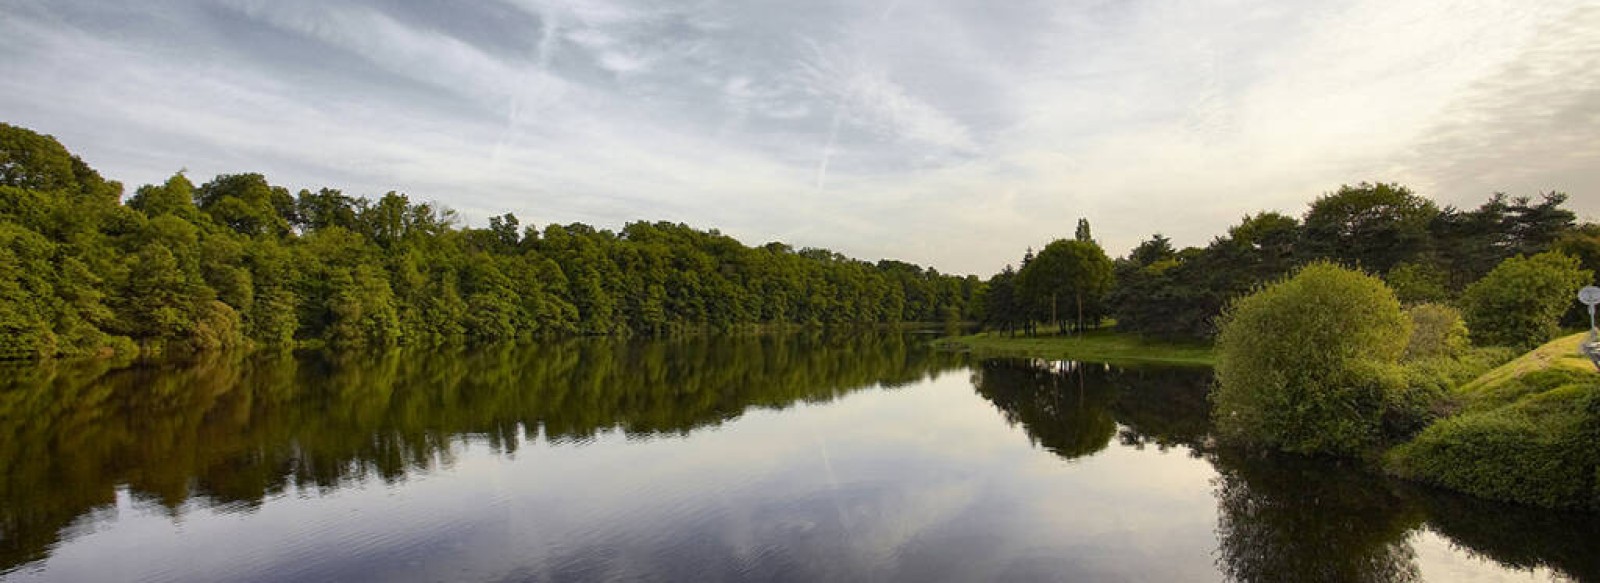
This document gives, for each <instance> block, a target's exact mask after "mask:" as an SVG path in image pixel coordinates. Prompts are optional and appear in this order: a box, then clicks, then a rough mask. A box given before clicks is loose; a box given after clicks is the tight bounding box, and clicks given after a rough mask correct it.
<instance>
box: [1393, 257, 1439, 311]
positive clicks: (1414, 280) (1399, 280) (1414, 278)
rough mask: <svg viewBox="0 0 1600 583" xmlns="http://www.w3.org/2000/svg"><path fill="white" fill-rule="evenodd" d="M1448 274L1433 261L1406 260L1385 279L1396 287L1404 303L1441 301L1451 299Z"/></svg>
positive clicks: (1397, 295)
mask: <svg viewBox="0 0 1600 583" xmlns="http://www.w3.org/2000/svg"><path fill="white" fill-rule="evenodd" d="M1447 277H1448V274H1446V273H1445V272H1444V270H1443V269H1440V268H1439V267H1438V266H1437V265H1434V264H1432V263H1412V262H1404V263H1400V264H1397V265H1395V266H1394V268H1393V269H1390V270H1389V273H1388V274H1386V275H1384V277H1383V280H1384V281H1385V282H1387V283H1388V284H1389V287H1390V288H1392V289H1394V295H1395V296H1396V297H1398V298H1400V302H1401V303H1404V304H1408V305H1409V304H1418V303H1426V302H1439V301H1444V300H1446V299H1449V297H1450V290H1449V289H1447V288H1446V287H1445V286H1446V285H1448V279H1447Z"/></svg>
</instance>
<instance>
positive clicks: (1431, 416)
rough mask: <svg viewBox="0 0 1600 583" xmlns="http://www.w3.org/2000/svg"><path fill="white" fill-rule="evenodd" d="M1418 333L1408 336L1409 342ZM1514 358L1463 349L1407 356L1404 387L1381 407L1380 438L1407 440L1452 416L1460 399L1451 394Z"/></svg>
mask: <svg viewBox="0 0 1600 583" xmlns="http://www.w3.org/2000/svg"><path fill="white" fill-rule="evenodd" d="M1413 321H1415V320H1413ZM1420 326H1422V325H1420V324H1419V327H1420ZM1463 332H1464V330H1463ZM1420 333H1421V332H1420V331H1419V332H1413V333H1412V338H1413V341H1415V337H1416V336H1417V335H1418V334H1420ZM1515 356H1516V351H1513V350H1510V349H1506V348H1466V349H1461V350H1457V351H1454V352H1451V353H1449V354H1434V355H1432V356H1423V357H1416V358H1413V357H1410V356H1407V357H1406V361H1405V363H1404V364H1403V365H1402V366H1403V369H1404V374H1405V383H1404V385H1403V386H1402V387H1401V388H1400V390H1397V391H1393V392H1391V393H1389V394H1388V399H1387V401H1386V402H1385V404H1384V414H1383V434H1384V437H1386V438H1388V439H1389V440H1390V441H1391V442H1398V441H1403V440H1406V439H1410V438H1412V437H1414V436H1416V434H1417V433H1418V432H1420V431H1422V430H1423V429H1424V428H1426V427H1428V425H1429V424H1431V423H1433V422H1435V421H1438V420H1440V419H1443V418H1445V417H1448V416H1450V415H1451V414H1454V413H1455V412H1456V411H1457V410H1458V409H1459V408H1460V407H1461V403H1460V401H1461V399H1460V398H1459V397H1457V396H1456V395H1455V393H1454V391H1455V388H1456V387H1459V386H1461V385H1464V384H1466V383H1467V382H1469V381H1471V380H1473V379H1475V378H1478V377H1479V376H1481V375H1483V374H1484V373H1486V372H1489V370H1491V369H1493V368H1494V367H1496V366H1500V365H1501V364H1503V363H1505V362H1506V361H1509V360H1511V359H1512V358H1513V357H1515Z"/></svg>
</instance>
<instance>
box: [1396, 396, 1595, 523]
mask: <svg viewBox="0 0 1600 583" xmlns="http://www.w3.org/2000/svg"><path fill="white" fill-rule="evenodd" d="M1530 376H1531V375H1530ZM1527 380H1528V381H1529V382H1530V383H1532V384H1535V385H1539V386H1540V387H1539V388H1544V389H1545V390H1542V391H1534V392H1532V393H1531V394H1527V395H1526V396H1525V397H1523V398H1522V399H1520V400H1518V401H1517V402H1516V403H1514V404H1512V405H1509V406H1505V407H1500V408H1495V409H1489V410H1478V411H1473V412H1468V413H1463V414H1461V415H1458V416H1455V417H1451V418H1449V419H1445V420H1443V421H1440V422H1438V423H1435V424H1433V425H1431V426H1429V427H1428V428H1427V429H1426V430H1424V431H1423V432H1422V433H1421V434H1420V435H1418V436H1417V438H1416V440H1414V441H1412V442H1411V443H1407V444H1405V445H1402V446H1400V447H1397V448H1395V449H1394V450H1392V451H1391V452H1390V453H1389V455H1388V456H1387V458H1386V460H1385V461H1386V463H1387V466H1388V468H1389V470H1390V471H1391V472H1392V473H1395V474H1397V475H1400V476H1402V477H1406V478H1410V479H1415V480H1420V481H1424V482H1428V483H1432V484H1437V485H1440V486H1444V487H1446V488H1451V489H1455V490H1460V491H1463V492H1467V493H1469V494H1473V495H1476V496H1481V497H1484V498H1491V499H1495V500H1505V501H1511V502H1522V503H1526V504H1535V505H1539V506H1545V507H1551V508H1591V509H1600V490H1597V488H1596V478H1597V477H1600V450H1596V449H1595V447H1594V444H1595V440H1596V439H1597V438H1600V430H1597V428H1600V424H1597V422H1596V421H1597V419H1600V416H1597V414H1596V413H1597V412H1600V411H1597V410H1596V408H1597V407H1600V383H1596V382H1595V381H1594V375H1592V374H1589V373H1577V372H1571V371H1567V373H1566V374H1549V375H1541V376H1538V377H1535V378H1529V379H1527ZM1552 385H1554V388H1551V386H1552Z"/></svg>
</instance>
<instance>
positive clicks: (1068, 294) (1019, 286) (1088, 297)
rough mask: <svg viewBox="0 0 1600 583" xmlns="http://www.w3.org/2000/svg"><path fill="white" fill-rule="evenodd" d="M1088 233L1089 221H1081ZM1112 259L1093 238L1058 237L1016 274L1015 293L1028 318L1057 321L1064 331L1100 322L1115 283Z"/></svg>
mask: <svg viewBox="0 0 1600 583" xmlns="http://www.w3.org/2000/svg"><path fill="white" fill-rule="evenodd" d="M1079 228H1080V231H1081V232H1082V233H1083V234H1084V235H1087V233H1088V223H1081V224H1080V225H1079ZM1113 278H1114V275H1113V267H1112V264H1111V259H1110V258H1109V257H1106V254H1105V251H1103V250H1101V249H1100V246H1099V245H1097V244H1095V243H1094V242H1093V241H1085V240H1079V239H1072V240H1068V239H1058V240H1056V241H1054V242H1051V243H1050V244H1049V245H1046V246H1045V248H1044V249H1043V250H1041V251H1039V254H1038V255H1037V256H1035V257H1034V258H1033V260H1032V261H1029V262H1027V264H1026V265H1024V266H1023V267H1022V269H1021V270H1020V271H1018V272H1017V277H1016V295H1017V297H1018V298H1019V300H1020V303H1021V304H1022V305H1023V306H1025V309H1026V310H1027V311H1028V314H1029V316H1030V317H1029V321H1037V320H1043V321H1046V322H1051V323H1055V324H1056V325H1057V326H1058V327H1059V328H1060V330H1061V331H1063V332H1065V331H1066V330H1067V329H1068V326H1067V324H1068V323H1069V322H1070V323H1072V329H1074V330H1078V331H1082V330H1084V329H1086V328H1088V327H1090V326H1097V325H1098V324H1099V322H1100V320H1101V319H1102V318H1103V317H1104V316H1105V313H1106V309H1105V297H1106V294H1107V293H1108V292H1110V291H1111V286H1112V283H1113Z"/></svg>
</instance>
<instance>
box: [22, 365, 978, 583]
mask: <svg viewBox="0 0 1600 583" xmlns="http://www.w3.org/2000/svg"><path fill="white" fill-rule="evenodd" d="M961 363H962V358H961V357H960V356H959V355H955V354H950V353H941V352H933V351H930V350H928V349H926V348H924V347H922V346H921V345H919V344H917V343H915V342H911V341H908V340H907V339H906V338H905V337H903V336H900V335H896V334H876V333H861V334H823V333H813V334H797V335H771V336H745V337H732V338H728V337H700V338H690V339H681V340H671V341H634V342H623V341H612V340H598V339H590V340H573V341H567V342H556V343H550V344H543V345H538V346H514V345H506V346H498V347H490V348H485V349H477V350H458V351H446V352H439V351H418V350H413V351H389V352H380V353H371V354H353V353H321V352H317V353H307V354H302V355H292V354H287V353H262V354H254V355H249V356H241V355H208V356H206V357H204V358H201V359H199V360H195V361H191V362H163V363H145V364H140V365H137V366H133V367H127V368H120V367H118V366H116V365H114V364H113V363H107V362H87V363H44V364H29V365H9V366H8V367H7V368H5V369H4V370H3V371H0V373H3V374H0V573H3V572H5V571H7V570H9V569H11V568H13V567H15V566H18V565H21V564H24V563H27V562H30V561H35V560H38V559H41V558H44V557H45V556H47V554H48V553H49V550H50V549H51V548H52V547H54V546H55V545H56V544H58V539H59V538H60V537H61V535H62V533H63V532H64V531H67V530H70V526H71V525H72V524H74V522H75V521H78V520H79V519H80V518H83V517H85V516H86V515H88V514H90V513H91V512H94V511H95V510H96V509H107V508H112V507H114V505H115V502H116V495H117V494H116V493H117V490H118V489H119V488H124V487H125V488H126V489H127V490H128V492H129V493H130V495H131V496H133V497H134V498H135V500H136V501H138V502H140V503H143V504H151V505H158V506H159V507H164V508H166V509H167V510H168V512H170V513H173V514H177V513H179V512H180V511H181V509H182V507H183V506H184V505H185V504H186V503H195V502H198V503H199V504H201V505H202V506H206V505H228V506H230V507H233V508H238V509H244V510H248V509H251V508H254V507H256V506H258V505H260V504H261V503H262V501H263V500H264V499H266V498H267V497H270V496H273V495H275V494H278V493H281V492H284V491H285V490H286V489H289V488H293V489H295V490H296V491H302V492H304V491H312V492H329V491H332V490H336V489H339V488H341V487H344V486H346V485H351V484H358V483H362V482H365V481H368V480H372V479H377V480H381V481H383V482H387V483H393V482H398V481H401V480H404V479H406V477H407V476H408V475H411V474H414V473H418V472H426V471H430V470H431V469H434V468H439V467H448V466H450V465H451V463H452V461H453V455H454V452H455V451H457V449H456V446H457V445H459V443H460V442H461V441H462V440H466V439H470V440H473V441H474V442H477V443H487V444H488V445H489V446H490V447H491V448H493V449H494V450H495V451H498V452H502V453H506V454H511V453H514V452H515V450H516V449H517V447H518V445H519V444H520V443H522V442H523V441H524V440H525V439H526V440H533V439H537V438H539V437H541V436H542V437H543V438H544V439H546V440H548V441H551V442H583V441H587V440H590V439H593V438H595V437H596V436H597V435H599V434H602V433H608V432H620V433H623V434H625V435H627V436H628V437H629V438H637V439H649V438H652V437H657V436H664V435H684V434H688V433H689V432H692V431H694V430H696V429H699V428H702V427H707V426H715V425H717V424H720V423H722V422H724V421H728V420H731V419H734V418H737V417H739V416H740V415H741V414H743V413H744V411H746V410H747V409H750V408H753V407H754V408H785V407H788V406H791V405H792V404H795V403H801V402H823V401H829V400H832V399H834V398H837V397H839V396H841V395H844V394H847V393H849V392H852V391H856V390H860V389H864V388H870V387H874V386H889V387H893V386H900V385H905V384H908V383H912V382H916V381H919V380H922V379H925V378H928V377H929V376H930V375H938V374H939V373H941V372H943V371H947V370H951V369H954V368H957V367H959V366H961ZM90 522H92V521H90Z"/></svg>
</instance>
